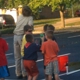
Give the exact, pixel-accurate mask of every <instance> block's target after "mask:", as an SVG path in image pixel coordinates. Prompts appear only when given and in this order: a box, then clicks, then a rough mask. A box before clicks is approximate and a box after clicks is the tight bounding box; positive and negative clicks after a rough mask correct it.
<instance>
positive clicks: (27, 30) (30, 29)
mask: <svg viewBox="0 0 80 80" xmlns="http://www.w3.org/2000/svg"><path fill="white" fill-rule="evenodd" d="M26 34H32V27H31V26H29V25H25V26H24V35H23V38H22V46H21V55H22V56H24V45H25V44H26V42H27V41H26V39H25V36H26Z"/></svg>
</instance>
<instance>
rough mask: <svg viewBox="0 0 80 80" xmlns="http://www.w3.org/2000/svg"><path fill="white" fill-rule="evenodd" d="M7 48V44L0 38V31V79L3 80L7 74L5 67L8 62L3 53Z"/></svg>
mask: <svg viewBox="0 0 80 80" xmlns="http://www.w3.org/2000/svg"><path fill="white" fill-rule="evenodd" d="M7 50H8V44H7V43H6V41H5V40H4V39H3V38H1V32H0V80H4V78H5V77H7V76H9V72H8V67H7V64H8V63H7V59H6V55H5V53H6V51H7Z"/></svg>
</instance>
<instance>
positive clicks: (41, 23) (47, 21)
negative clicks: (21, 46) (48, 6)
mask: <svg viewBox="0 0 80 80" xmlns="http://www.w3.org/2000/svg"><path fill="white" fill-rule="evenodd" d="M58 21H60V18H57V19H42V20H34V25H44V24H54V23H56V22H58Z"/></svg>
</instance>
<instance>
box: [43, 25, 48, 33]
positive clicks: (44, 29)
mask: <svg viewBox="0 0 80 80" xmlns="http://www.w3.org/2000/svg"><path fill="white" fill-rule="evenodd" d="M48 26H49V25H48V24H45V25H44V27H43V31H44V32H46V31H47V27H48Z"/></svg>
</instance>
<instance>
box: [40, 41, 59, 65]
mask: <svg viewBox="0 0 80 80" xmlns="http://www.w3.org/2000/svg"><path fill="white" fill-rule="evenodd" d="M41 51H42V52H43V55H44V65H45V66H46V65H48V63H49V62H51V61H54V60H57V53H58V52H59V47H58V44H57V43H56V42H55V41H53V40H48V41H46V42H43V44H42V46H41Z"/></svg>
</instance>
